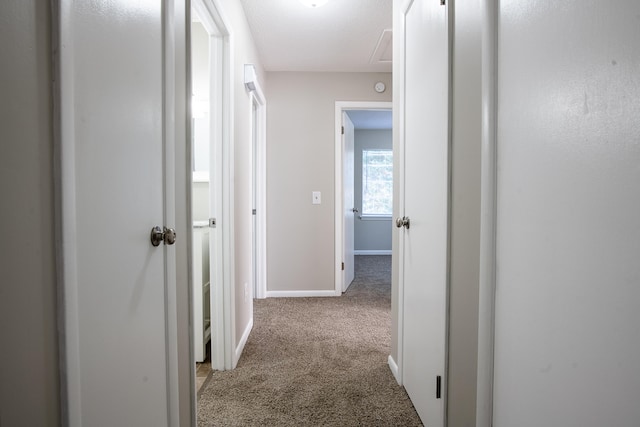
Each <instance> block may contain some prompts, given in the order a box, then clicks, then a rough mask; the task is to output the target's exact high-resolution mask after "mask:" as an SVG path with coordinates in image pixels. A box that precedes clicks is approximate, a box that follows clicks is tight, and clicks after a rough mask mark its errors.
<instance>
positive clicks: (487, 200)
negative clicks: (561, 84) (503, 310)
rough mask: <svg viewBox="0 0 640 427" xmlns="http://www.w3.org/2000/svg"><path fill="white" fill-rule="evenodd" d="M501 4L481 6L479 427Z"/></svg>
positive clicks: (489, 0)
mask: <svg viewBox="0 0 640 427" xmlns="http://www.w3.org/2000/svg"><path fill="white" fill-rule="evenodd" d="M498 4H499V0H485V1H483V2H482V141H481V144H482V159H481V161H482V169H481V170H482V175H481V190H480V191H481V193H480V194H481V216H480V283H479V288H480V289H479V296H478V298H479V301H478V364H477V366H478V374H477V389H476V426H478V427H491V425H492V424H493V404H494V403H493V378H494V377H493V375H494V374H493V363H494V353H493V352H494V333H495V291H496V218H497V207H496V199H497V190H496V185H497V115H498V113H497V111H498V110H497V103H498V97H497V91H498V65H497V64H498V25H497V24H498V10H499V9H498Z"/></svg>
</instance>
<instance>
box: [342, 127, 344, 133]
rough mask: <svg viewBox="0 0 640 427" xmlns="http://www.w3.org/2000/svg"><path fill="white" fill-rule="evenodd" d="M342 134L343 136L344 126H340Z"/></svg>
mask: <svg viewBox="0 0 640 427" xmlns="http://www.w3.org/2000/svg"><path fill="white" fill-rule="evenodd" d="M342 134H343V135H344V126H342Z"/></svg>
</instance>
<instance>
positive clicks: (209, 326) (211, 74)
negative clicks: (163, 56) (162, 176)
mask: <svg viewBox="0 0 640 427" xmlns="http://www.w3.org/2000/svg"><path fill="white" fill-rule="evenodd" d="M190 12H191V26H190V28H189V37H188V40H189V46H190V58H189V61H188V65H189V70H188V77H189V81H190V89H191V93H192V98H191V120H190V125H191V126H190V135H191V141H192V143H191V158H190V163H191V167H190V168H189V174H190V177H189V181H190V182H191V183H192V184H191V193H190V195H191V225H192V228H191V230H190V231H191V232H190V237H191V242H190V249H191V251H190V269H191V271H190V273H191V274H190V277H191V302H192V313H191V316H192V322H193V327H192V351H193V360H194V362H197V361H204V360H207V364H208V365H209V368H210V369H215V370H224V369H231V367H232V366H231V365H232V360H233V354H232V350H231V349H232V343H233V341H234V330H233V321H232V319H233V306H232V304H231V302H232V300H231V295H230V292H229V288H230V286H231V285H230V283H231V271H232V269H231V265H230V261H229V259H227V258H225V257H223V254H224V253H230V247H231V233H230V221H229V220H228V219H229V218H230V217H231V216H232V211H233V207H232V206H231V204H230V203H228V200H229V199H230V198H231V195H230V193H231V187H230V182H231V180H230V178H229V176H230V170H229V164H230V152H229V150H228V147H229V146H230V142H229V141H230V129H231V126H230V113H229V111H230V108H229V105H230V99H231V98H230V84H229V79H230V74H231V73H230V65H231V61H230V47H229V32H228V30H227V25H226V24H225V21H224V19H222V17H221V14H220V13H219V10H218V9H217V8H216V5H215V2H210V1H204V0H194V1H193V2H192V5H191V11H190ZM207 346H209V348H210V353H209V356H208V357H207V354H206V353H207V350H206V349H207ZM194 376H195V363H194ZM195 383H196V379H194V384H195ZM195 391H196V390H195V388H194V393H195ZM195 400H196V399H195V398H194V401H195Z"/></svg>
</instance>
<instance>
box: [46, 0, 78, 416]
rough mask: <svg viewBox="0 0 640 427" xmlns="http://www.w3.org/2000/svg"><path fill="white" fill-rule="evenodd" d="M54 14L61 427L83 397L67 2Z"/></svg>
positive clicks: (70, 34) (71, 36)
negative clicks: (56, 84)
mask: <svg viewBox="0 0 640 427" xmlns="http://www.w3.org/2000/svg"><path fill="white" fill-rule="evenodd" d="M52 4H53V7H56V6H57V11H56V12H57V13H58V16H53V22H52V25H53V27H54V29H53V32H54V34H56V35H57V38H58V40H57V42H58V44H57V45H56V46H53V47H52V48H53V59H54V61H55V62H54V67H53V68H54V69H55V71H54V72H55V73H56V74H57V77H58V79H57V80H56V81H57V82H58V86H57V87H56V91H55V97H56V99H55V100H54V110H55V115H56V117H55V118H56V123H54V126H56V127H57V132H56V135H55V142H56V146H57V151H58V153H59V154H58V156H59V158H58V162H59V163H58V165H59V167H58V170H57V173H58V174H59V178H58V179H56V182H57V184H58V185H57V188H56V189H57V191H56V195H57V196H56V199H57V200H56V203H57V205H58V209H59V210H58V212H57V213H58V216H59V220H58V221H57V225H58V227H59V230H58V232H57V241H56V246H57V251H56V252H58V253H59V255H58V259H57V260H56V261H57V263H58V270H59V273H58V275H59V281H60V282H59V284H58V292H59V293H60V295H59V297H58V300H59V301H61V302H62V305H61V306H60V307H59V309H58V311H59V313H60V314H59V318H58V320H59V322H60V324H59V326H58V328H59V330H60V343H59V347H60V357H61V359H62V360H61V361H60V370H61V372H60V377H61V378H60V381H61V388H62V391H61V396H60V399H61V406H62V409H61V412H62V414H61V421H62V424H63V425H68V426H80V425H82V409H81V408H82V395H81V393H80V369H79V366H80V331H79V322H78V320H79V307H78V251H77V248H76V246H75V242H76V240H77V238H76V236H77V228H76V212H77V203H76V197H75V195H76V160H75V157H76V156H75V145H76V143H75V138H74V136H75V134H74V127H75V124H74V115H73V108H74V107H73V105H74V95H75V94H74V89H75V88H74V68H73V64H74V63H75V59H74V57H75V55H74V53H75V52H74V50H73V46H74V32H73V29H74V26H73V23H72V22H71V14H72V11H71V7H72V6H71V4H70V2H69V1H62V0H61V1H59V2H53V3H52Z"/></svg>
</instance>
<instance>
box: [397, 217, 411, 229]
mask: <svg viewBox="0 0 640 427" xmlns="http://www.w3.org/2000/svg"><path fill="white" fill-rule="evenodd" d="M410 224H411V221H410V220H409V217H408V216H403V217H402V218H397V219H396V227H398V228H402V227H404V228H406V229H408V228H409V225H410Z"/></svg>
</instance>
